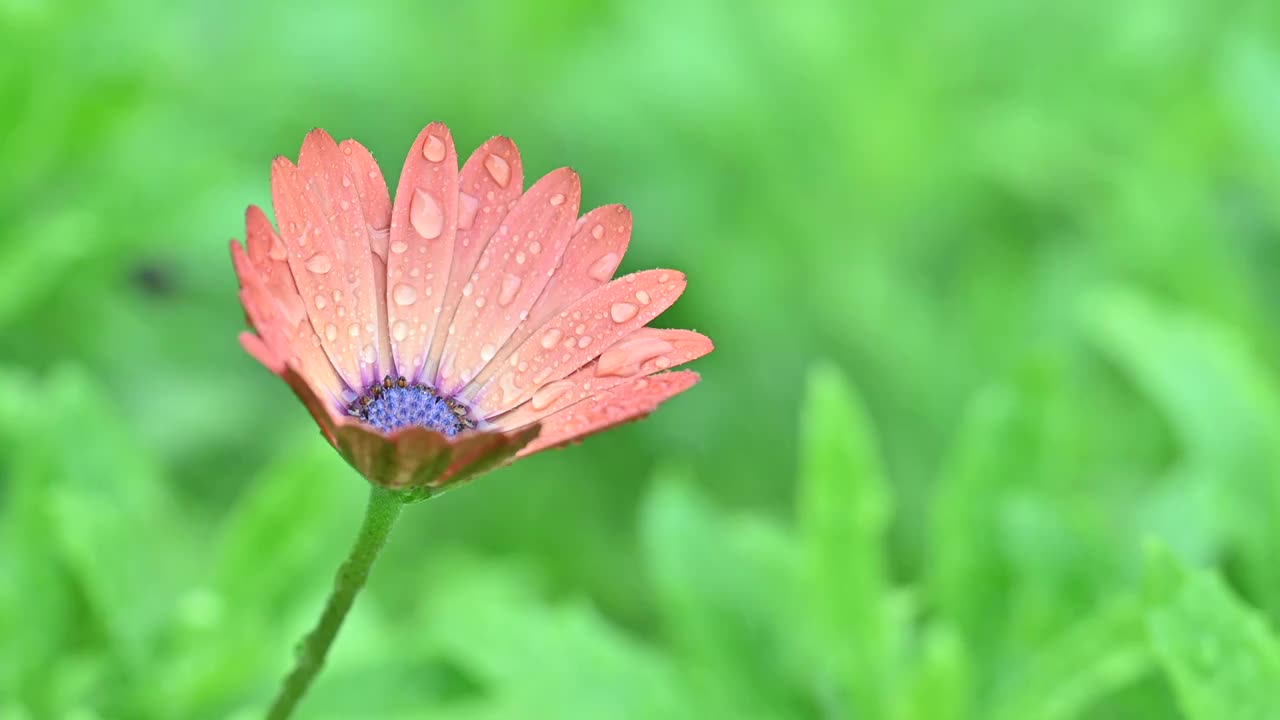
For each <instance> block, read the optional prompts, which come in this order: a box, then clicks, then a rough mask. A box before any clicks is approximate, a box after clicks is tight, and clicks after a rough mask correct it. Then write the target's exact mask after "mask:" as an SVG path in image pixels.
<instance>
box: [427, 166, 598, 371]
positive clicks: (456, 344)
mask: <svg viewBox="0 0 1280 720" xmlns="http://www.w3.org/2000/svg"><path fill="white" fill-rule="evenodd" d="M581 197H582V184H581V181H580V180H579V179H578V174H577V173H575V172H574V171H572V170H570V169H569V168H561V169H559V170H556V171H554V172H551V173H549V174H548V175H547V176H546V177H544V178H542V179H541V180H539V181H538V182H537V183H535V184H534V186H533V187H531V188H529V191H528V192H527V193H525V194H524V195H523V196H522V197H521V198H520V200H519V201H518V202H516V205H515V207H514V208H512V210H511V212H510V213H509V214H508V215H507V217H506V218H505V219H504V220H503V221H502V224H501V225H500V226H499V228H498V232H497V233H496V234H495V235H494V236H493V238H492V239H491V240H490V241H489V245H488V247H486V248H485V249H484V252H483V253H482V254H481V255H480V261H479V262H478V263H477V264H476V270H475V272H474V273H472V274H471V276H470V278H469V279H468V282H467V283H466V284H465V285H463V287H462V300H461V302H460V303H459V304H458V309H457V311H456V312H455V313H454V316H453V320H452V321H451V324H450V331H449V333H448V336H447V339H446V341H445V347H444V352H443V354H442V355H441V362H440V369H439V372H438V373H437V376H436V380H437V385H436V387H437V388H438V389H439V390H440V391H441V392H444V393H449V394H453V393H456V392H457V391H458V390H459V389H461V388H462V386H464V385H466V384H467V382H468V381H470V380H471V379H472V378H474V377H475V376H476V375H478V374H479V373H480V371H481V370H482V369H483V368H484V366H485V365H487V364H488V363H489V361H491V360H493V359H494V357H495V356H496V355H497V353H498V351H499V350H500V349H501V348H502V345H503V343H505V342H506V341H507V339H508V338H510V337H511V334H512V332H514V331H515V329H516V328H517V327H518V326H519V325H520V323H521V322H522V321H523V320H524V319H525V318H526V317H527V316H528V312H529V309H530V308H531V307H532V306H533V303H534V301H535V300H537V299H538V296H539V295H540V294H541V293H542V289H543V288H544V287H546V285H547V281H548V280H549V279H550V277H551V274H552V272H553V271H554V270H555V268H556V266H557V265H559V264H560V258H561V257H562V256H563V254H564V250H565V247H566V246H567V245H568V244H569V238H570V236H571V234H572V231H573V225H574V221H575V220H576V219H577V217H578V203H579V201H580V200H581Z"/></svg>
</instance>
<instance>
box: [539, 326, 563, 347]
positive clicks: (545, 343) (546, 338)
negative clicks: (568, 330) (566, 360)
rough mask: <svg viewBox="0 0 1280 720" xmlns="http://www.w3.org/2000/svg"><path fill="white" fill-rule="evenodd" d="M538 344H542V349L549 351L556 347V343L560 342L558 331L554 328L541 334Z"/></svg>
mask: <svg viewBox="0 0 1280 720" xmlns="http://www.w3.org/2000/svg"><path fill="white" fill-rule="evenodd" d="M540 342H541V343H542V347H544V348H546V349H548V350H550V349H551V348H553V347H555V346H556V343H558V342H560V331H559V330H557V329H556V328H551V329H550V330H548V331H547V332H546V333H545V334H543V336H542V340H541V341H540Z"/></svg>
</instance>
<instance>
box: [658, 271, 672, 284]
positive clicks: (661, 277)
mask: <svg viewBox="0 0 1280 720" xmlns="http://www.w3.org/2000/svg"><path fill="white" fill-rule="evenodd" d="M670 279H671V276H670V275H669V274H667V273H659V274H658V282H660V283H664V282H666V281H668V280H670Z"/></svg>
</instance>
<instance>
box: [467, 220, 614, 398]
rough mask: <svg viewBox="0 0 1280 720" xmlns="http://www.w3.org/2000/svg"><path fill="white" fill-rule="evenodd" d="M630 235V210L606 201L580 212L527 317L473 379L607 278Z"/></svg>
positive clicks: (492, 370)
mask: <svg viewBox="0 0 1280 720" xmlns="http://www.w3.org/2000/svg"><path fill="white" fill-rule="evenodd" d="M630 239H631V212H630V211H629V210H627V209H626V208H625V207H623V206H621V205H606V206H605V207H599V208H596V209H595V210H592V211H591V212H589V213H587V214H586V215H583V216H582V218H580V219H579V220H578V224H577V229H576V230H575V231H574V234H573V237H572V238H571V239H570V240H569V246H568V247H567V248H565V252H564V257H562V258H561V259H560V266H559V267H557V268H556V270H555V274H554V275H552V276H551V280H550V281H549V282H548V283H547V286H546V287H545V288H543V290H542V294H541V295H539V296H538V299H537V301H535V302H534V304H533V307H532V308H531V309H530V310H529V317H528V319H526V320H525V321H524V322H523V323H521V324H520V326H519V327H517V328H516V330H515V332H513V333H512V334H511V338H510V339H508V340H507V342H506V343H505V344H504V345H503V347H502V349H501V350H499V351H498V355H497V357H495V358H494V359H493V362H491V363H489V364H488V365H487V366H486V367H485V369H484V370H483V371H481V373H480V374H479V375H478V376H476V378H475V380H474V381H473V382H475V383H478V384H483V383H485V382H487V381H488V380H489V378H491V377H493V375H495V374H496V373H497V372H498V371H500V370H501V369H502V367H503V363H504V362H506V361H507V360H508V358H509V357H510V356H511V353H512V352H514V351H515V350H516V348H518V347H519V346H520V344H521V343H523V342H524V341H525V340H527V339H529V336H530V335H532V334H533V333H534V331H536V330H538V329H539V328H541V327H542V326H543V325H544V324H546V322H547V321H548V320H550V319H551V316H553V315H555V314H556V313H557V312H559V311H560V310H562V309H564V308H565V307H566V306H568V305H569V304H570V303H572V302H573V301H574V300H577V299H578V298H580V297H582V296H584V295H586V294H587V293H590V292H591V291H592V290H595V289H596V288H598V287H600V286H601V285H603V284H605V283H606V282H608V281H609V280H610V279H611V278H612V277H613V272H614V271H615V270H617V268H618V263H619V262H621V261H622V255H623V254H624V253H625V252H626V251H627V243H628V241H629V240H630Z"/></svg>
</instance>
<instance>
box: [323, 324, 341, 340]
mask: <svg viewBox="0 0 1280 720" xmlns="http://www.w3.org/2000/svg"><path fill="white" fill-rule="evenodd" d="M324 336H325V337H327V338H329V342H333V341H334V340H337V339H338V326H337V325H334V324H333V323H329V324H328V325H326V326H325V328H324Z"/></svg>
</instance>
